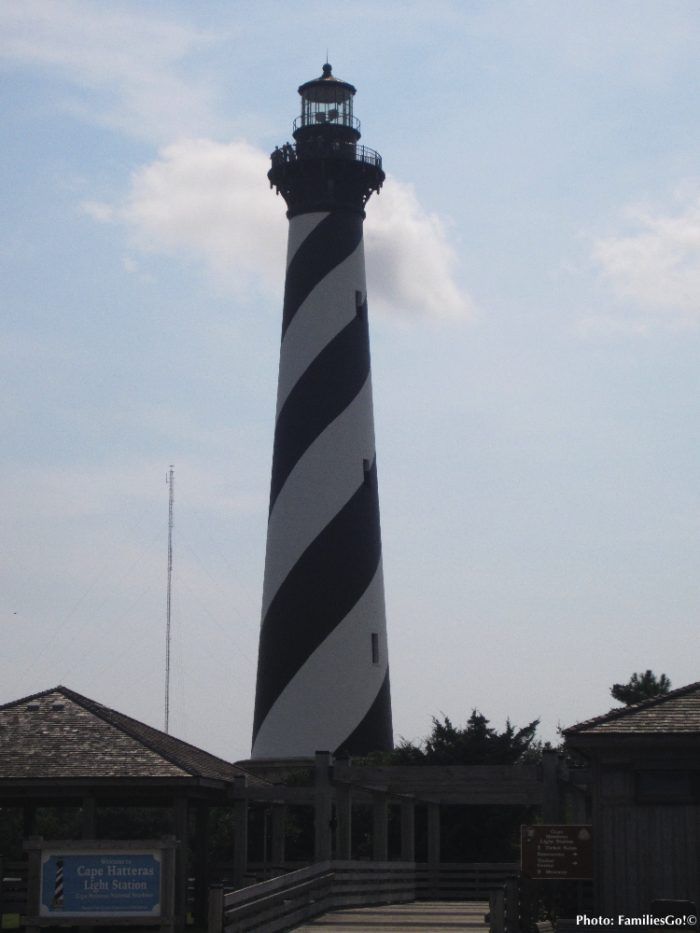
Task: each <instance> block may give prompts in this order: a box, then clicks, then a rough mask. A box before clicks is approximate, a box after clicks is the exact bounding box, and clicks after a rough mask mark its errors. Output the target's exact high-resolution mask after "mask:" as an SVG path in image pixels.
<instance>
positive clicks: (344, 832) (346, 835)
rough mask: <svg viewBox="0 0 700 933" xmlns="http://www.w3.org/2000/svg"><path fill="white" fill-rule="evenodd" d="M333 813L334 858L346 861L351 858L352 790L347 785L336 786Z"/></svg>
mask: <svg viewBox="0 0 700 933" xmlns="http://www.w3.org/2000/svg"><path fill="white" fill-rule="evenodd" d="M335 813H336V817H337V819H338V827H337V829H336V837H335V857H336V858H337V859H342V860H343V861H346V860H349V859H351V858H352V788H351V786H350V785H349V784H337V785H336V788H335Z"/></svg>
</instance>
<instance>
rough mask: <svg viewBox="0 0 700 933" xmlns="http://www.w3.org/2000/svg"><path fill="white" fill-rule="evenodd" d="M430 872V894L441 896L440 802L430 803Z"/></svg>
mask: <svg viewBox="0 0 700 933" xmlns="http://www.w3.org/2000/svg"><path fill="white" fill-rule="evenodd" d="M428 874H429V877H430V896H431V897H433V898H438V897H439V896H440V804H439V803H435V802H434V801H431V802H430V803H428Z"/></svg>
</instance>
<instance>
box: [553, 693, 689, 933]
mask: <svg viewBox="0 0 700 933" xmlns="http://www.w3.org/2000/svg"><path fill="white" fill-rule="evenodd" d="M564 737H565V739H566V745H567V747H568V748H570V749H573V750H575V751H577V752H580V753H582V754H583V755H585V756H586V757H587V758H588V759H589V760H590V762H591V790H592V798H593V799H592V803H593V836H594V846H595V868H594V871H595V877H594V890H595V897H596V907H597V908H598V909H599V910H600V912H601V914H603V915H607V916H617V915H618V914H625V915H626V916H629V917H633V916H643V915H644V914H646V913H648V912H649V910H650V909H651V907H652V904H653V902H654V901H672V900H678V901H690V902H694V904H695V907H696V908H697V907H698V906H700V682H698V683H693V684H688V685H687V686H685V687H681V688H680V689H678V690H673V691H672V692H671V693H668V694H666V695H665V696H658V697H654V698H653V699H651V700H646V701H644V702H642V703H637V704H636V705H634V706H627V707H622V708H618V709H614V710H611V711H610V712H609V713H606V714H605V715H604V716H597V717H596V718H595V719H589V720H587V721H586V722H582V723H578V724H577V725H575V726H572V727H571V728H569V729H565V730H564Z"/></svg>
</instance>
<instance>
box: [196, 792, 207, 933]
mask: <svg viewBox="0 0 700 933" xmlns="http://www.w3.org/2000/svg"><path fill="white" fill-rule="evenodd" d="M195 819H196V822H195V833H194V922H195V924H197V925H199V924H203V923H204V921H205V919H206V916H207V889H208V888H209V808H208V807H207V805H206V804H204V803H198V804H197V809H196V811H195Z"/></svg>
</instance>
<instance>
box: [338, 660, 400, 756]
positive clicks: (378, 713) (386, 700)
mask: <svg viewBox="0 0 700 933" xmlns="http://www.w3.org/2000/svg"><path fill="white" fill-rule="evenodd" d="M393 740H394V731H393V728H392V721H391V690H390V688H389V669H388V668H387V672H386V674H385V676H384V680H383V681H382V685H381V687H380V688H379V693H378V694H377V696H376V697H375V699H374V703H372V705H371V706H370V708H369V709H368V710H367V713H366V714H365V716H364V718H363V720H362V722H361V723H359V725H358V726H357V728H356V729H354V730H353V732H352V734H351V735H349V736H348V737H347V739H345V741H344V742H341V743H340V745H339V746H338V748H337V749H336V750H335V752H334V754H335V755H339V754H341V753H343V754H347V755H366V754H367V749H368V748H369V749H378V748H391V747H392V745H393Z"/></svg>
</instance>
